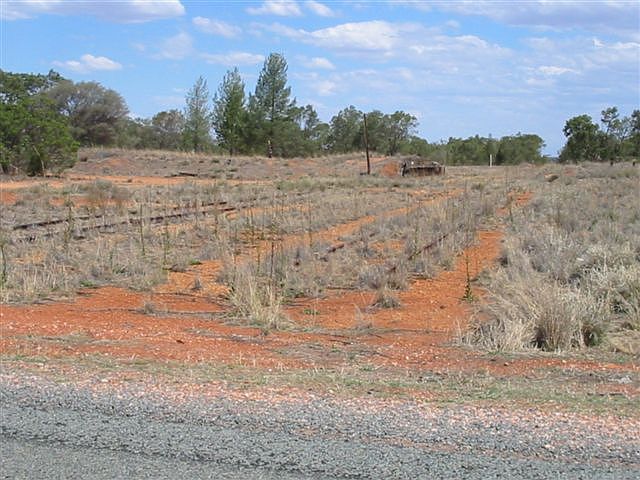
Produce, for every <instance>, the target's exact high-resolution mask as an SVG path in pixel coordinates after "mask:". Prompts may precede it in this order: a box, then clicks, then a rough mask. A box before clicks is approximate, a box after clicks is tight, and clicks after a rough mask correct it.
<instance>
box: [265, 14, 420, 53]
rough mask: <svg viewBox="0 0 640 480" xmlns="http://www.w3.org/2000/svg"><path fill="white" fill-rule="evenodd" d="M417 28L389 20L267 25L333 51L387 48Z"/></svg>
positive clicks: (392, 46)
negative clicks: (313, 25) (325, 25)
mask: <svg viewBox="0 0 640 480" xmlns="http://www.w3.org/2000/svg"><path fill="white" fill-rule="evenodd" d="M416 28H417V26H416V25H413V24H398V23H389V22H385V21H381V20H373V21H369V22H357V23H343V24H340V25H336V26H334V27H329V28H323V29H320V30H314V31H311V32H309V31H306V30H302V29H299V30H296V29H293V28H290V27H287V26H285V25H281V24H273V25H271V26H269V27H267V29H268V30H270V31H272V32H273V33H276V34H280V35H284V36H286V37H289V38H293V39H296V40H300V41H303V42H306V43H310V44H313V45H316V46H318V47H325V48H330V49H337V50H347V51H353V50H359V51H362V50H366V51H389V50H392V49H393V48H394V47H395V46H397V45H398V43H399V39H400V37H401V35H402V34H404V33H406V32H408V31H413V30H415V29H416Z"/></svg>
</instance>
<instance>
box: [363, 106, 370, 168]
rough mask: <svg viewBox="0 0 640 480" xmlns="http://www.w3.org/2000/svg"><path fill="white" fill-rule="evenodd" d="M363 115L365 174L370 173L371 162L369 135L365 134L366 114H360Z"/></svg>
mask: <svg viewBox="0 0 640 480" xmlns="http://www.w3.org/2000/svg"><path fill="white" fill-rule="evenodd" d="M362 115H363V117H364V151H365V152H366V154H367V175H371V163H370V162H369V137H368V136H367V114H366V113H363V114H362Z"/></svg>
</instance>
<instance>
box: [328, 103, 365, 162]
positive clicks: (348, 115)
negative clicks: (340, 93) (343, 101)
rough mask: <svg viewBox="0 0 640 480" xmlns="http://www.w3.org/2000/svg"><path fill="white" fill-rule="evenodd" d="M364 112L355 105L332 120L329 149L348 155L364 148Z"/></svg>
mask: <svg viewBox="0 0 640 480" xmlns="http://www.w3.org/2000/svg"><path fill="white" fill-rule="evenodd" d="M362 122H363V120H362V112H361V111H360V110H358V109H357V108H356V107H354V106H353V105H350V106H349V107H347V108H345V109H343V110H341V111H340V112H338V114H337V115H335V116H334V117H333V118H332V119H331V123H330V129H329V138H328V140H329V148H330V150H331V151H332V152H334V153H347V152H353V151H356V150H362V149H363V148H364V144H363V140H362V133H361V132H362Z"/></svg>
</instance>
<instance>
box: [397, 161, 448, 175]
mask: <svg viewBox="0 0 640 480" xmlns="http://www.w3.org/2000/svg"><path fill="white" fill-rule="evenodd" d="M444 172H445V166H444V165H442V164H440V163H438V162H434V161H429V160H425V159H423V158H421V157H409V158H407V159H405V160H404V161H403V162H402V165H401V166H400V175H402V176H403V177H430V176H432V175H444Z"/></svg>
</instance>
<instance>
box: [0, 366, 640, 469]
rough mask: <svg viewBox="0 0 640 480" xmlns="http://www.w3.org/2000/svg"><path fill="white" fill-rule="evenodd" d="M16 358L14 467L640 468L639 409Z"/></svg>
mask: <svg viewBox="0 0 640 480" xmlns="http://www.w3.org/2000/svg"><path fill="white" fill-rule="evenodd" d="M3 370H4V371H3V373H2V376H1V378H0V403H1V405H2V409H1V418H0V422H1V425H0V426H1V434H2V439H1V442H0V452H1V453H0V458H1V459H2V460H1V462H2V463H1V465H0V470H1V472H2V477H3V478H29V479H37V478H52V476H51V475H52V474H54V473H53V472H55V474H54V475H55V477H56V478H154V479H157V478H176V477H177V476H182V477H183V478H222V479H225V478H248V479H276V478H277V479H293V478H295V479H303V478H305V479H306V478H313V479H320V478H389V479H391V478H411V479H415V478H472V479H473V478H478V479H480V478H482V479H486V478H531V479H534V478H554V479H556V478H576V479H578V478H581V479H591V478H599V479H632V478H638V477H639V476H640V421H638V420H635V419H630V418H615V417H602V416H599V417H589V416H587V415H585V414H573V413H559V412H546V411H540V410H535V409H520V410H514V409H512V408H510V409H501V408H497V407H483V406H471V405H451V406H443V405H438V404H430V403H423V402H416V401H413V400H397V399H396V400H391V399H380V398H364V399H363V398H349V397H335V396H326V395H319V394H314V393H311V392H304V391H296V390H292V389H289V390H286V391H285V390H280V391H275V390H270V389H267V388H264V389H255V388H254V389H252V390H250V391H238V390H227V389H226V388H225V387H224V386H222V385H214V384H212V385H211V387H210V388H204V389H199V390H198V391H191V390H188V389H184V388H182V387H181V386H180V385H179V384H174V385H163V386H162V385H158V384H154V383H153V382H152V381H151V380H147V381H136V382H131V383H129V384H124V383H123V384H120V385H118V386H114V385H103V384H101V382H100V380H99V379H98V378H94V379H87V380H85V381H84V382H83V383H81V384H78V383H66V382H61V381H60V380H59V379H58V380H53V379H47V378H45V377H41V376H37V375H33V374H25V373H15V372H13V373H12V372H10V371H7V369H6V368H5V369H3Z"/></svg>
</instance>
